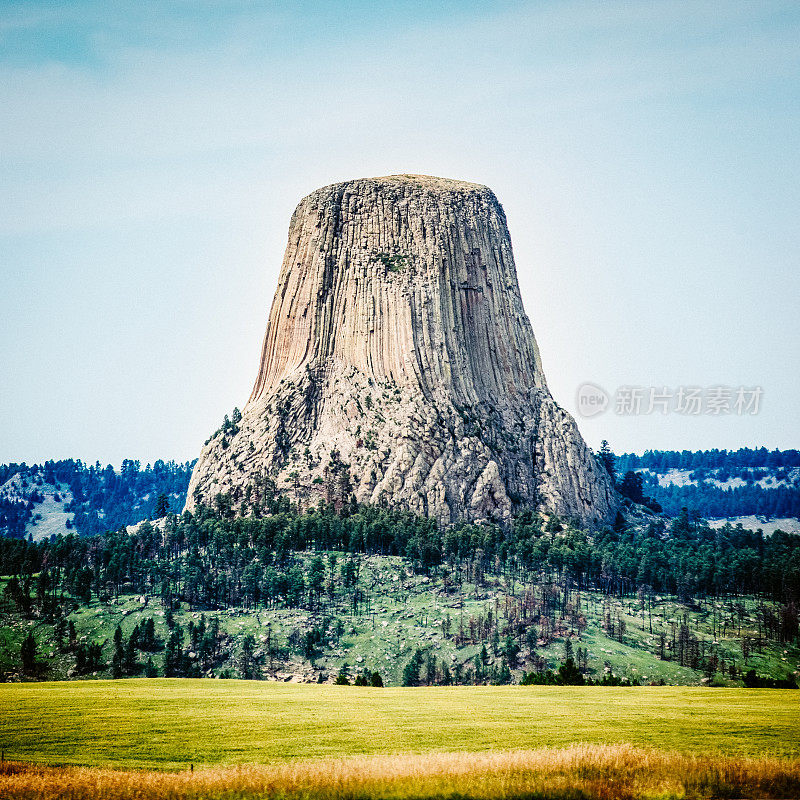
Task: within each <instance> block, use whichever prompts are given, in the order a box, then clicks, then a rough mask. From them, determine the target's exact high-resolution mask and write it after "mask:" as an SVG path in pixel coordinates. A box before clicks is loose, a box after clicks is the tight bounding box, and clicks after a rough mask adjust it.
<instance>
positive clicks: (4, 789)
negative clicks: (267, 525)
mask: <svg viewBox="0 0 800 800" xmlns="http://www.w3.org/2000/svg"><path fill="white" fill-rule="evenodd" d="M0 795H2V797H4V798H6V800H33V798H37V800H50V799H51V798H52V800H55V799H56V798H64V797H69V798H70V799H71V800H97V798H111V797H113V798H115V799H117V800H127V799H128V798H130V800H133V799H134V798H136V800H156V799H158V800H169V799H171V800H179V798H181V799H182V798H186V799H187V800H189V799H190V798H191V799H192V800H200V798H202V800H223V798H224V800H236V799H237V798H241V800H245V799H247V800H251V799H252V798H282V799H283V800H289V799H290V798H298V799H299V798H304V799H306V800H309V799H310V798H313V799H314V800H345V798H347V800H362V799H363V800H368V798H376V797H380V798H385V799H386V800H392V799H393V798H397V800H410V799H411V798H431V799H435V798H450V799H452V798H461V800H466V798H474V800H517V799H519V800H523V798H525V799H526V800H533V798H542V800H544V799H545V798H548V800H562V799H563V800H611V799H612V798H620V799H627V798H630V800H633V799H634V798H636V799H638V798H653V800H655V799H656V798H658V800H668V799H669V798H676V800H677V798H681V799H682V800H687V799H689V798H710V797H738V798H790V797H798V796H799V795H800V759H748V758H737V757H730V756H696V755H695V756H693V755H686V754H679V753H662V752H659V751H656V750H648V749H642V748H636V747H632V746H630V745H573V746H571V747H569V748H565V749H561V750H554V749H540V750H534V751H512V752H508V751H505V752H496V753H481V754H475V753H469V754H467V753H438V754H427V755H423V756H417V755H414V756H411V755H405V756H373V757H368V758H364V757H361V758H355V759H352V758H351V759H344V760H322V761H312V762H296V763H293V764H284V765H279V766H272V767H270V766H262V767H258V766H249V767H212V768H206V769H200V770H196V771H192V772H187V771H185V770H184V771H183V772H180V773H174V772H172V773H169V772H155V771H150V772H136V771H134V772H131V771H115V770H109V769H90V768H86V767H42V766H36V765H30V764H18V763H14V762H11V763H9V762H6V763H5V764H3V765H2V767H0Z"/></svg>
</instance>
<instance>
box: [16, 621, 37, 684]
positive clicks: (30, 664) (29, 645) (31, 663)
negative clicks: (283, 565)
mask: <svg viewBox="0 0 800 800" xmlns="http://www.w3.org/2000/svg"><path fill="white" fill-rule="evenodd" d="M20 656H21V657H22V671H23V672H24V673H25V674H26V675H32V674H33V673H34V672H35V671H36V639H34V638H33V632H32V631H28V635H27V636H26V637H25V639H23V641H22V647H21V649H20Z"/></svg>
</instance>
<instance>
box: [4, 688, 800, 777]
mask: <svg viewBox="0 0 800 800" xmlns="http://www.w3.org/2000/svg"><path fill="white" fill-rule="evenodd" d="M574 744H632V745H636V746H638V747H645V748H653V749H657V750H662V751H680V752H684V753H719V754H722V755H730V756H754V757H760V756H762V755H772V756H783V757H793V758H794V757H800V692H788V691H779V690H771V689H753V690H744V689H703V688H699V687H695V688H686V687H640V688H632V689H625V688H614V687H609V688H603V687H555V686H544V687H542V686H531V687H525V686H498V687H492V686H488V687H469V686H458V687H436V688H428V689H425V688H418V689H400V688H395V689H370V688H358V687H352V686H316V685H296V684H295V685H291V684H276V683H265V682H261V681H209V680H186V679H178V678H174V679H173V678H170V679H153V680H147V679H142V680H124V681H72V682H63V683H27V684H0V747H2V748H4V749H5V753H6V758H13V759H17V760H20V761H28V762H39V763H45V764H71V765H75V766H91V767H94V766H98V767H100V766H105V767H115V768H122V769H163V770H181V769H186V768H188V766H189V764H190V763H194V765H195V768H197V767H198V766H200V765H203V766H208V767H212V766H223V765H227V766H233V765H236V764H279V763H283V762H286V761H309V760H311V759H325V758H340V757H348V756H379V755H393V754H397V753H431V752H458V751H461V752H492V751H497V750H533V749H538V748H540V747H557V748H563V747H569V746H570V745H574Z"/></svg>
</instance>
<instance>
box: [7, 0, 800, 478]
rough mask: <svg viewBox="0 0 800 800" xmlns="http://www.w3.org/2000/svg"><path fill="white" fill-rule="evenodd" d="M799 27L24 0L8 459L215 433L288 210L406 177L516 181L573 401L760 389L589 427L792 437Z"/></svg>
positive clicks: (555, 379) (609, 9)
mask: <svg viewBox="0 0 800 800" xmlns="http://www.w3.org/2000/svg"><path fill="white" fill-rule="evenodd" d="M126 6H127V8H126ZM109 9H111V10H109ZM799 42H800V5H798V3H796V2H794V0H791V1H789V2H782V3H775V2H768V1H767V0H759V1H758V2H752V1H751V0H748V1H747V2H735V0H726V2H719V1H717V2H701V1H699V0H690V1H687V2H669V0H659V2H653V1H652V0H647V1H646V2H613V0H602V2H601V1H600V0H598V1H597V2H575V3H571V2H531V3H487V2H480V3H478V2H464V0H458V2H435V0H425V1H424V2H419V3H416V2H395V3H391V2H385V1H383V2H380V3H378V2H351V3H346V2H342V3H338V2H337V3H334V2H320V3H311V2H309V3H287V2H280V3H278V2H275V3H253V2H233V1H231V2H197V0H191V1H190V0H186V2H169V3H167V2H164V3H148V2H135V3H133V2H131V3H129V4H124V3H111V4H108V3H102V2H96V3H94V2H79V1H76V0H72V1H71V2H70V3H68V4H67V3H57V2H48V3H44V2H42V3H15V2H5V3H3V4H2V6H0V121H1V124H0V187H2V195H1V197H2V202H0V256H1V259H2V260H1V261H0V264H2V292H0V365H1V366H2V380H0V419H1V420H2V427H0V462H4V461H22V460H25V461H28V462H29V463H30V462H34V461H42V460H45V459H47V458H66V457H76V458H82V459H84V460H88V461H94V460H95V459H99V460H101V461H102V462H104V463H105V462H112V463H114V464H117V465H118V464H119V463H120V461H121V460H122V459H123V458H126V457H129V458H138V459H141V460H142V462H146V461H153V460H155V459H157V458H165V459H167V458H175V459H179V460H185V459H190V458H194V457H195V456H196V455H197V454H198V452H199V449H200V446H201V444H202V442H203V441H204V440H205V438H206V437H207V436H208V435H209V433H210V432H211V431H213V430H214V429H215V428H216V427H217V426H218V425H219V422H220V420H221V418H222V416H223V414H224V413H226V412H229V411H230V410H231V409H232V408H233V407H234V406H235V405H238V406H240V407H241V406H242V405H243V404H244V403H245V401H246V400H247V397H248V394H249V392H250V389H251V387H252V382H253V380H254V379H255V375H256V368H257V363H258V356H259V351H260V345H261V338H262V336H263V333H264V328H265V325H266V320H267V314H268V310H269V305H270V302H271V300H272V294H273V292H274V289H275V285H276V281H277V270H278V268H279V266H280V263H281V258H282V256H283V250H284V247H285V243H286V231H287V227H288V223H289V217H290V215H291V212H292V210H293V209H294V206H295V205H296V204H297V202H298V201H299V200H300V198H301V197H302V196H303V195H305V194H307V193H308V192H310V191H312V190H314V189H315V188H317V187H319V186H322V185H324V184H327V183H331V182H334V181H338V180H345V179H348V178H355V177H362V176H370V175H385V174H390V173H400V172H415V173H426V174H433V175H440V176H446V177H451V178H459V179H465V180H470V181H476V182H479V183H485V184H487V185H488V186H490V187H491V188H492V189H494V191H495V193H496V194H497V196H498V198H499V199H500V201H501V203H503V205H504V208H505V210H506V214H507V217H508V222H509V227H510V229H511V235H512V239H513V242H514V249H515V256H516V262H517V269H518V272H519V278H520V284H521V287H522V293H523V297H524V300H525V304H526V308H527V310H528V314H529V316H530V318H531V321H532V323H533V328H534V331H535V333H536V336H537V339H538V341H539V345H540V348H541V352H542V358H543V361H544V367H545V373H546V375H547V378H548V381H549V384H550V388H551V390H552V392H553V394H554V396H555V398H556V400H558V401H559V402H560V403H561V404H562V405H564V406H565V407H566V408H567V409H569V410H570V411H571V412H573V413H575V409H576V405H575V393H576V390H577V388H578V387H579V385H580V384H581V383H583V382H584V381H591V382H593V383H596V384H598V385H600V386H601V387H604V388H605V389H606V390H607V391H608V392H609V393H610V394H613V392H614V391H615V390H616V389H617V387H619V386H623V385H639V386H644V387H647V386H651V385H654V386H658V387H661V386H666V387H668V388H671V389H675V388H677V387H678V386H681V385H691V386H701V387H710V386H716V385H726V386H732V387H737V386H740V385H746V386H748V387H751V386H760V387H763V392H764V394H763V400H762V408H761V410H760V413H759V414H757V415H755V416H752V415H748V416H737V415H735V414H729V415H720V416H717V417H713V416H709V415H705V414H703V415H699V416H681V415H678V414H672V413H671V414H667V415H662V414H651V415H635V416H621V415H618V414H616V413H614V411H613V409H609V411H607V412H606V413H605V414H601V415H598V416H597V417H594V418H592V419H581V418H578V422H579V426H580V428H581V430H582V431H583V433H584V435H585V436H586V438H587V440H588V441H589V443H590V444H591V445H592V446H594V447H597V446H598V445H599V442H600V440H601V439H602V438H607V439H609V440H610V441H611V444H612V446H613V447H614V448H615V449H616V450H617V452H622V451H624V450H636V451H641V450H643V449H645V448H648V447H656V448H674V449H683V448H691V449H697V448H709V447H726V448H736V447H739V446H757V445H762V444H763V445H766V446H767V447H776V446H777V447H798V446H800V435H799V434H800V424H799V423H798V413H797V409H796V406H795V403H796V402H797V400H798V396H800V379H799V378H798V353H799V352H800V346H799V345H800V334H799V333H798V307H800V303H799V302H798V301H800V279H799V278H798V272H800V270H798V266H799V265H798V259H799V258H800V224H798V219H799V218H800V106H799V103H798V101H800V46H798V43H799Z"/></svg>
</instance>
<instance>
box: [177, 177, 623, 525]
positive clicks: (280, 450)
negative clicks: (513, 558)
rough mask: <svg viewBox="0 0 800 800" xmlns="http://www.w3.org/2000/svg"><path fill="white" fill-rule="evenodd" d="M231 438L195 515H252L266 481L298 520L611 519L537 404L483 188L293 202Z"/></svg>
mask: <svg viewBox="0 0 800 800" xmlns="http://www.w3.org/2000/svg"><path fill="white" fill-rule="evenodd" d="M233 422H235V425H234V424H233ZM233 422H232V423H231V424H230V425H228V426H227V427H226V429H225V430H220V431H218V432H217V433H216V434H215V435H214V436H213V437H212V438H211V439H210V440H209V441H208V442H207V443H206V445H205V447H204V448H203V450H202V452H201V454H200V458H199V460H198V462H197V466H196V467H195V470H194V474H193V475H192V480H191V484H190V487H189V501H188V507H189V508H191V507H192V506H193V504H194V503H195V502H197V501H198V500H201V499H202V500H203V501H205V502H211V501H212V500H213V498H214V497H215V496H216V495H217V494H218V493H230V497H231V499H232V501H233V505H234V507H240V506H241V505H242V504H245V506H246V505H247V503H249V502H252V500H253V499H254V495H253V494H252V492H253V489H252V488H251V489H246V487H247V486H248V484H251V485H255V486H256V489H255V491H256V494H257V493H258V488H257V486H258V484H259V481H261V482H262V483H263V481H264V479H265V477H266V478H270V479H271V480H272V481H274V482H275V483H276V484H277V487H278V489H279V490H280V491H281V492H285V493H286V494H287V495H289V496H291V497H292V498H294V499H295V500H297V501H299V502H300V503H301V504H302V505H303V506H304V507H306V506H308V505H309V504H316V503H317V502H319V501H320V500H323V499H324V500H326V501H328V502H335V503H341V502H347V501H348V500H350V499H351V497H352V495H355V497H356V499H357V500H358V501H359V502H366V503H374V504H380V503H385V504H389V505H393V506H398V507H402V508H407V509H410V510H412V511H415V512H417V513H420V514H426V515H429V516H433V517H435V518H436V519H437V520H439V522H440V523H443V524H448V523H451V522H455V521H458V520H497V521H503V520H507V519H509V518H510V516H511V515H512V514H513V513H514V512H515V511H516V510H518V509H521V508H524V507H534V508H539V509H547V510H552V511H557V512H558V513H561V514H567V515H574V516H577V517H580V518H581V519H583V520H586V521H591V520H595V519H596V520H608V519H609V517H610V516H611V515H613V512H614V508H615V495H614V491H613V488H612V486H611V483H610V481H609V479H608V476H607V474H606V473H605V471H604V470H603V469H601V468H599V467H598V465H597V463H596V461H595V458H594V456H593V455H592V453H591V451H590V450H589V449H588V448H587V447H586V445H585V443H584V441H583V439H582V438H581V436H580V433H579V432H578V429H577V427H576V425H575V422H574V420H573V419H572V417H570V416H569V414H567V413H566V412H565V411H564V410H563V409H561V408H560V407H559V406H558V405H556V403H555V401H554V400H553V399H552V397H551V396H550V393H549V391H548V389H547V384H546V382H545V378H544V373H543V372H542V364H541V359H540V357H539V351H538V348H537V346H536V341H535V339H534V336H533V330H532V329H531V325H530V322H529V320H528V317H527V316H526V314H525V311H524V309H523V306H522V298H521V297H520V293H519V286H518V283H517V275H516V269H515V266H514V257H513V255H512V252H511V240H510V237H509V234H508V229H507V227H506V220H505V215H504V213H503V209H502V207H501V206H500V203H499V202H498V201H497V199H496V198H495V196H494V194H493V193H492V192H491V191H490V190H489V189H488V188H486V187H485V186H479V185H476V184H471V183H463V182H459V181H451V180H444V179H440V178H431V177H425V176H417V175H394V176H390V177H386V178H372V179H363V180H354V181H348V182H346V183H338V184H334V185H332V186H326V187H324V188H322V189H318V190H317V191H315V192H313V193H312V194H310V195H309V196H308V197H306V198H305V199H304V200H302V201H301V203H300V204H299V205H298V207H297V209H296V210H295V212H294V215H293V216H292V221H291V224H290V226H289V243H288V245H287V248H286V254H285V256H284V260H283V267H282V269H281V274H280V278H279V281H278V289H277V291H276V293H275V298H274V300H273V303H272V309H271V311H270V315H269V321H268V324H267V332H266V336H265V338H264V345H263V350H262V355H261V364H260V366H259V370H258V377H257V379H256V382H255V387H254V388H253V393H252V395H251V396H250V399H249V401H248V402H247V405H246V406H245V408H244V410H243V412H242V415H241V419H238V415H237V418H236V419H235V420H233Z"/></svg>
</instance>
